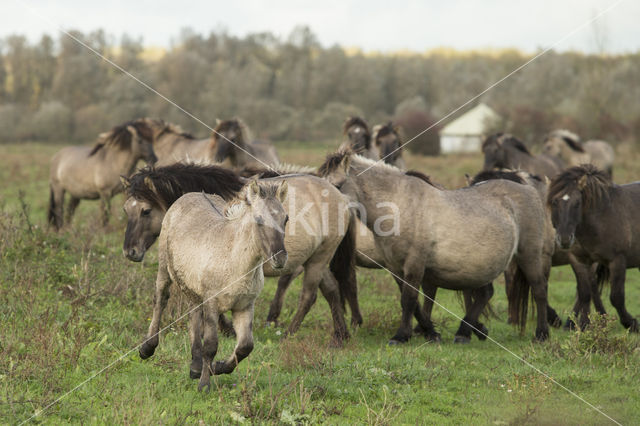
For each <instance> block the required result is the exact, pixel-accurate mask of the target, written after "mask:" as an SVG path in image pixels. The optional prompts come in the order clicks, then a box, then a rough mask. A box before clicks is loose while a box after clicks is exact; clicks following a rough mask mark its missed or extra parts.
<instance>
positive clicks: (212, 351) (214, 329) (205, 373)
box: [198, 298, 218, 391]
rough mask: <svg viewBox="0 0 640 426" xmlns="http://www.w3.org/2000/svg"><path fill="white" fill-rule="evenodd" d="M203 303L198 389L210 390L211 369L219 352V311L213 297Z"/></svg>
mask: <svg viewBox="0 0 640 426" xmlns="http://www.w3.org/2000/svg"><path fill="white" fill-rule="evenodd" d="M205 300H206V302H204V303H203V304H202V324H203V326H204V327H203V329H204V334H203V339H202V341H203V343H202V370H201V372H200V382H198V390H199V391H201V390H202V389H204V388H207V391H208V390H209V387H210V386H211V380H210V376H211V369H212V368H213V365H212V364H213V358H214V357H215V356H216V352H218V311H217V307H216V306H215V301H214V300H211V298H207V299H205Z"/></svg>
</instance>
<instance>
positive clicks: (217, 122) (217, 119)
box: [216, 118, 222, 126]
mask: <svg viewBox="0 0 640 426" xmlns="http://www.w3.org/2000/svg"><path fill="white" fill-rule="evenodd" d="M220 123H222V120H220V119H219V118H216V126H219V125H220Z"/></svg>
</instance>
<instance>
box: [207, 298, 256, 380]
mask: <svg viewBox="0 0 640 426" xmlns="http://www.w3.org/2000/svg"><path fill="white" fill-rule="evenodd" d="M233 326H234V328H235V329H236V336H237V340H236V347H235V349H234V350H233V354H232V355H231V356H230V357H229V358H227V359H226V360H224V361H218V362H216V363H215V364H214V365H213V374H229V373H231V372H232V371H233V370H235V368H236V367H237V366H238V364H239V363H240V361H242V360H243V359H245V358H246V357H248V356H249V354H250V353H251V351H253V303H252V304H251V305H250V306H249V307H248V308H246V309H244V310H242V311H233Z"/></svg>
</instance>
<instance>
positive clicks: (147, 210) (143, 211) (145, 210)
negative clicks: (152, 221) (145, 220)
mask: <svg viewBox="0 0 640 426" xmlns="http://www.w3.org/2000/svg"><path fill="white" fill-rule="evenodd" d="M150 214H151V209H144V210H142V216H149V215H150Z"/></svg>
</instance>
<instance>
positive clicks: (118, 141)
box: [89, 119, 153, 157]
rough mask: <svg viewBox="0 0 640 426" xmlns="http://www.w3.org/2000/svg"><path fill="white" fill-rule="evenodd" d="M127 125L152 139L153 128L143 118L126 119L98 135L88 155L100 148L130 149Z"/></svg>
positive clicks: (130, 137) (147, 138)
mask: <svg viewBox="0 0 640 426" xmlns="http://www.w3.org/2000/svg"><path fill="white" fill-rule="evenodd" d="M129 126H131V127H133V128H134V129H135V131H136V132H137V133H138V135H139V136H140V137H141V138H142V139H145V140H147V141H149V142H152V141H153V130H151V127H150V126H149V124H147V122H146V121H145V120H144V119H137V120H132V121H127V122H126V123H122V124H120V125H118V126H115V127H114V128H112V129H111V130H110V131H108V132H106V133H102V134H100V135H99V136H98V141H97V142H96V144H95V145H94V146H93V148H92V149H91V152H89V157H91V156H92V155H94V154H95V153H96V152H98V151H100V150H101V149H102V148H111V147H113V148H115V149H119V150H122V151H128V150H130V149H131V139H132V138H133V135H132V134H131V132H130V131H129Z"/></svg>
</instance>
